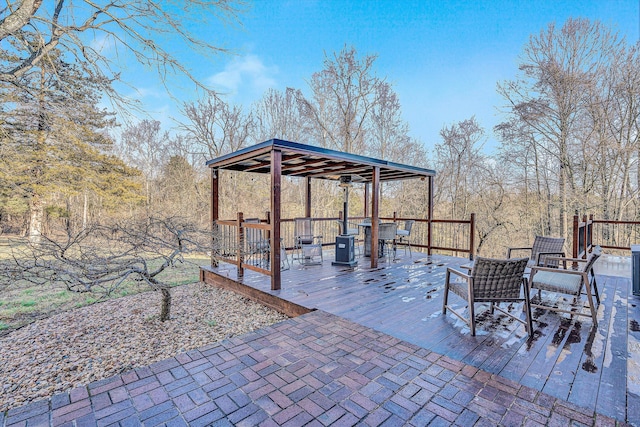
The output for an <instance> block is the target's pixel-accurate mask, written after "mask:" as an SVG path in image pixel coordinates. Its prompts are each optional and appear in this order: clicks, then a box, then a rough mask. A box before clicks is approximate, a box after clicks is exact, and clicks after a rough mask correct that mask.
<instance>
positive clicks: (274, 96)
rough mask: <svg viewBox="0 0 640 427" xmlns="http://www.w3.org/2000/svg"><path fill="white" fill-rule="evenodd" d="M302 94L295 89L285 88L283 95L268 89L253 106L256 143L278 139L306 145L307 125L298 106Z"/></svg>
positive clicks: (307, 137)
mask: <svg viewBox="0 0 640 427" xmlns="http://www.w3.org/2000/svg"><path fill="white" fill-rule="evenodd" d="M300 99H302V94H301V92H300V91H299V90H297V89H292V88H287V89H286V90H285V91H284V93H283V92H279V91H277V90H275V89H269V90H267V92H266V93H265V94H264V95H263V97H262V99H260V101H258V102H257V103H256V104H255V105H254V106H253V117H254V119H255V128H254V131H255V137H254V139H255V140H256V141H266V140H268V139H271V138H279V139H284V140H288V141H296V142H301V143H307V142H308V139H309V136H308V134H309V124H308V122H307V120H305V119H306V118H305V117H304V115H303V114H302V108H301V105H300Z"/></svg>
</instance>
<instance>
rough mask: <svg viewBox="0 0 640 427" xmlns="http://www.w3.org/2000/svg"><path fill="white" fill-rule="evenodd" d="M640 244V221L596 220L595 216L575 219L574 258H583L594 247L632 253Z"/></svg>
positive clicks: (575, 217)
mask: <svg viewBox="0 0 640 427" xmlns="http://www.w3.org/2000/svg"><path fill="white" fill-rule="evenodd" d="M638 243H640V221H612V220H603V219H594V217H593V215H589V217H587V215H583V216H582V218H580V216H579V215H574V217H573V256H574V257H581V256H584V254H585V253H587V252H589V251H590V250H591V249H592V248H593V247H594V246H600V247H601V248H602V249H613V250H619V251H630V250H631V245H634V244H638Z"/></svg>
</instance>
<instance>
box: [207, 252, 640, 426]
mask: <svg viewBox="0 0 640 427" xmlns="http://www.w3.org/2000/svg"><path fill="white" fill-rule="evenodd" d="M331 258H332V256H331V255H327V256H325V261H324V264H323V265H320V266H308V267H300V266H299V265H297V264H296V263H294V264H293V265H292V267H291V269H290V270H287V271H283V272H282V289H281V290H279V291H271V290H270V289H269V286H270V281H269V278H268V277H266V276H262V275H260V274H257V273H254V272H251V271H247V272H245V276H244V277H243V279H242V280H239V282H240V283H243V284H244V285H247V286H250V287H253V288H256V289H259V290H261V291H263V292H265V293H269V294H272V295H275V296H277V297H279V298H282V299H285V300H287V301H291V302H293V303H295V304H299V305H300V306H303V307H307V308H309V309H320V310H324V311H326V312H329V313H332V314H335V315H338V316H341V317H344V318H346V319H349V320H351V321H354V322H356V323H359V324H361V325H364V326H367V327H370V328H373V329H375V330H378V331H381V332H384V333H387V334H389V335H391V336H394V337H396V338H398V339H402V340H405V341H407V342H410V343H412V344H415V345H418V346H420V347H423V348H426V349H428V350H431V351H435V352H437V353H440V354H443V355H446V356H448V357H450V358H452V359H455V360H460V361H462V362H464V363H467V364H470V365H472V366H476V367H478V368H481V369H483V370H485V371H488V372H490V373H495V374H499V375H501V376H503V377H505V378H507V379H510V380H513V381H516V382H518V383H520V384H523V385H527V386H530V387H533V388H536V389H538V390H541V391H544V392H546V393H548V394H550V395H552V396H554V397H558V398H561V399H564V400H568V401H569V402H572V403H575V404H577V405H579V406H581V407H585V408H589V409H593V410H596V411H598V412H600V413H603V414H605V415H608V416H611V417H614V418H616V419H619V420H625V419H626V420H627V421H629V422H631V423H632V424H636V425H640V409H638V405H637V404H638V403H640V397H638V393H636V391H638V390H640V376H639V375H638V374H639V373H640V372H638V371H640V331H639V330H636V331H632V330H630V329H633V328H631V327H630V325H631V324H632V322H633V321H634V320H635V321H636V324H635V325H638V322H640V298H638V297H634V296H632V295H631V294H630V287H631V286H630V282H631V281H630V278H624V277H622V278H621V277H614V276H598V285H599V286H598V287H599V290H600V293H601V296H602V304H601V306H600V307H599V314H598V316H599V325H598V328H597V329H594V328H592V321H591V319H590V318H589V317H582V316H574V319H571V318H570V316H569V315H568V314H560V313H556V312H551V311H548V310H543V309H534V313H533V319H534V336H533V338H529V337H528V335H527V333H526V331H525V328H524V326H523V325H521V324H519V323H518V322H513V321H511V320H510V319H509V318H508V317H506V316H504V315H501V314H500V313H499V312H497V311H496V313H495V314H494V315H491V314H490V313H488V310H486V308H483V306H482V305H477V306H476V310H477V319H478V325H477V335H476V336H475V337H472V336H471V335H470V332H469V328H468V327H467V326H466V325H465V324H464V323H463V322H461V321H460V320H459V319H457V318H456V317H455V316H454V315H453V314H451V313H447V315H446V316H443V315H442V297H443V291H444V279H445V272H446V268H447V267H453V268H459V267H460V265H463V264H467V263H468V260H466V259H463V258H455V257H447V256H436V255H434V256H432V257H427V256H426V255H424V254H419V253H415V252H414V254H413V257H412V258H410V257H408V256H404V257H402V258H400V259H399V260H397V261H394V262H385V261H382V260H381V262H380V264H379V267H378V268H376V269H371V268H368V266H367V263H368V258H360V259H359V262H360V264H359V265H358V266H356V267H355V268H348V267H342V266H331V262H330V259H331ZM211 270H212V271H214V272H215V274H220V275H224V276H228V277H229V278H231V279H233V280H236V281H238V279H237V277H235V267H233V266H229V265H225V264H222V265H221V266H220V267H218V268H217V269H211ZM596 273H597V269H596ZM450 303H452V304H453V305H455V306H456V307H457V310H459V311H463V312H464V310H466V309H465V305H466V303H465V301H464V300H463V299H461V298H459V297H458V296H457V295H454V294H452V295H451V297H450ZM521 307H522V305H521V304H514V305H513V309H512V313H515V314H517V315H520V317H521V318H523V319H524V313H522V309H521ZM635 329H640V328H638V327H637V326H636V328H635ZM632 334H633V335H632ZM629 337H632V338H629ZM630 340H631V341H630ZM634 360H635V361H637V362H632V361H634ZM634 363H636V364H634ZM628 370H631V371H633V372H632V374H631V375H630V374H629V372H628ZM625 384H626V387H625V386H624V385H625ZM628 390H629V391H628ZM632 404H633V406H632Z"/></svg>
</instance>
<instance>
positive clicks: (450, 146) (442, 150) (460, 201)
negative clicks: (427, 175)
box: [435, 117, 485, 218]
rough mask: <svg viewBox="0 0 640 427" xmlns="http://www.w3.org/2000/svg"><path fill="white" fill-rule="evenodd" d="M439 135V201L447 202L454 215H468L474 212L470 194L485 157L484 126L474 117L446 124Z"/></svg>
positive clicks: (436, 147) (453, 216) (450, 213)
mask: <svg viewBox="0 0 640 427" xmlns="http://www.w3.org/2000/svg"><path fill="white" fill-rule="evenodd" d="M440 136H441V137H442V143H441V144H436V146H435V152H436V166H437V170H438V171H440V172H439V173H438V175H436V186H437V188H438V189H439V190H438V192H437V195H436V197H437V198H439V200H438V201H437V202H442V204H443V207H444V206H446V209H447V210H449V216H450V217H451V218H465V217H467V216H468V215H469V214H470V213H471V212H472V211H471V210H470V202H471V194H472V191H473V190H474V188H477V181H476V180H477V179H478V173H479V170H480V167H481V165H482V162H483V161H484V156H483V155H482V154H481V152H480V150H481V148H482V144H483V142H484V138H485V137H484V129H482V127H480V125H479V124H478V122H477V121H476V119H475V117H472V118H470V119H467V120H463V121H462V122H459V123H455V124H452V125H451V126H450V127H446V126H445V127H444V128H443V129H442V130H441V131H440ZM436 205H438V203H436Z"/></svg>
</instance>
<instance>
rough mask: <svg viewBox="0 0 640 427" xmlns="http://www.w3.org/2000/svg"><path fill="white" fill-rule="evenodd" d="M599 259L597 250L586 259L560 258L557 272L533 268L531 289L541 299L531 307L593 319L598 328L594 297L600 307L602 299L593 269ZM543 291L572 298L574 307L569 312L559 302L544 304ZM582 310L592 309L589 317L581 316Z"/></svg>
mask: <svg viewBox="0 0 640 427" xmlns="http://www.w3.org/2000/svg"><path fill="white" fill-rule="evenodd" d="M599 257H600V251H599V250H595V251H594V252H592V253H591V254H590V255H589V256H588V257H587V259H582V258H564V257H557V258H555V261H556V262H558V264H559V265H558V268H548V267H535V266H534V267H533V268H532V269H531V276H530V279H529V280H530V282H529V283H530V289H537V290H538V298H537V301H536V302H535V303H532V304H531V305H532V306H533V307H539V308H544V309H547V310H553V311H558V312H561V313H569V314H571V315H573V314H577V315H579V316H587V317H589V316H591V318H592V319H593V325H594V326H597V325H598V318H597V308H596V305H595V304H594V301H593V297H594V296H595V299H596V302H597V304H598V305H600V295H599V294H598V285H597V283H596V276H595V273H594V272H593V265H594V264H595V262H596V260H597V259H598V258H599ZM560 263H561V264H560ZM583 288H584V294H585V295H586V298H587V301H586V302H587V305H586V306H585V305H584V303H583V302H582V301H579V300H580V299H581V295H582V294H583ZM541 291H545V292H549V293H559V294H565V295H571V296H573V302H572V307H571V308H570V309H565V308H562V307H561V304H558V302H555V303H554V304H553V305H546V304H542V294H541ZM576 304H580V307H579V308H578V307H576ZM583 308H589V311H590V313H582V309H583Z"/></svg>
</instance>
